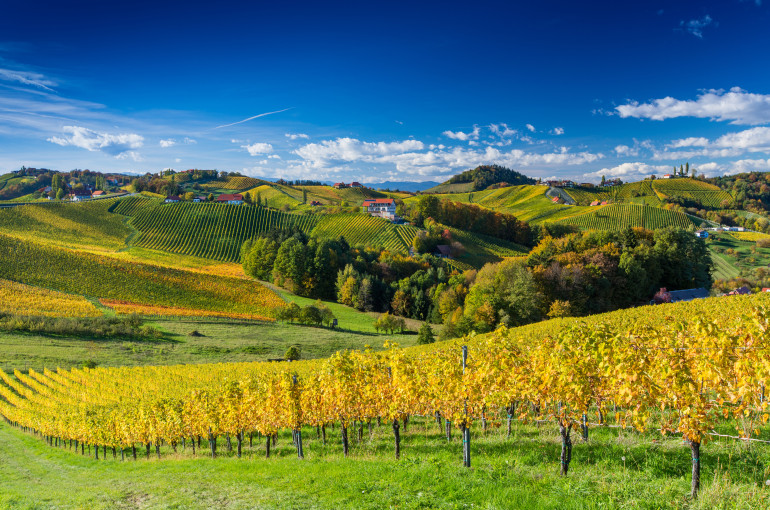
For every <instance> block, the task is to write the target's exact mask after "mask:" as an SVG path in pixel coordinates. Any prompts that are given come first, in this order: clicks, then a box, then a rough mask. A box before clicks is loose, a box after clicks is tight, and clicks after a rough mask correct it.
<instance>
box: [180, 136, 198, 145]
mask: <svg viewBox="0 0 770 510" xmlns="http://www.w3.org/2000/svg"><path fill="white" fill-rule="evenodd" d="M182 143H184V144H185V145H193V144H196V143H198V140H193V139H192V138H189V137H187V136H185V137H184V140H182Z"/></svg>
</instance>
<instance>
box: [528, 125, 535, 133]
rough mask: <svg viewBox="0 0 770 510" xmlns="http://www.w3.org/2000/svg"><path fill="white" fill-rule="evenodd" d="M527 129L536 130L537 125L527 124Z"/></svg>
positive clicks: (531, 131)
mask: <svg viewBox="0 0 770 510" xmlns="http://www.w3.org/2000/svg"><path fill="white" fill-rule="evenodd" d="M527 129H529V131H530V133H534V132H535V126H533V125H532V124H527Z"/></svg>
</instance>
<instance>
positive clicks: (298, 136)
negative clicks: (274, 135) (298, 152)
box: [286, 133, 310, 140]
mask: <svg viewBox="0 0 770 510" xmlns="http://www.w3.org/2000/svg"><path fill="white" fill-rule="evenodd" d="M286 138H288V139H289V140H299V139H304V140H308V139H309V138H310V137H309V136H308V135H306V134H305V133H286Z"/></svg>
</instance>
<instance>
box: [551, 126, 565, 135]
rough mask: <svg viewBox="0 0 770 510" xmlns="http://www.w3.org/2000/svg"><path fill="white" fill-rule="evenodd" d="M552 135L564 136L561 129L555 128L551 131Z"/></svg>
mask: <svg viewBox="0 0 770 510" xmlns="http://www.w3.org/2000/svg"><path fill="white" fill-rule="evenodd" d="M551 134H552V135H557V136H558V135H563V134H564V128H563V127H555V128H553V129H552V130H551Z"/></svg>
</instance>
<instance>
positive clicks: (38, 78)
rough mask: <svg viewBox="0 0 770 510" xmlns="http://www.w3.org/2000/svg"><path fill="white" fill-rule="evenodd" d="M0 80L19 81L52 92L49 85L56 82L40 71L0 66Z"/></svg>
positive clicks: (51, 85)
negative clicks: (18, 69) (34, 71)
mask: <svg viewBox="0 0 770 510" xmlns="http://www.w3.org/2000/svg"><path fill="white" fill-rule="evenodd" d="M0 80H3V81H12V82H16V83H21V84H23V85H32V86H34V87H38V88H41V89H44V90H47V91H49V92H53V89H52V88H51V87H54V86H56V83H55V82H53V81H51V80H49V79H48V78H46V77H45V76H44V75H42V74H40V73H33V72H29V71H15V70H13V69H2V68H0Z"/></svg>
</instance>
